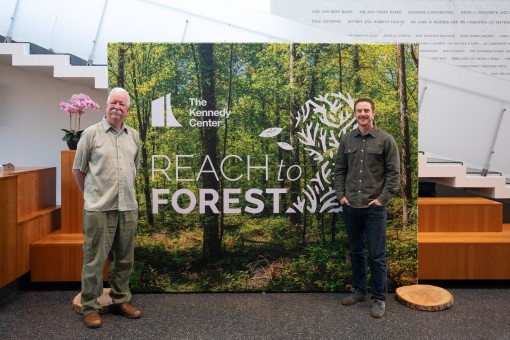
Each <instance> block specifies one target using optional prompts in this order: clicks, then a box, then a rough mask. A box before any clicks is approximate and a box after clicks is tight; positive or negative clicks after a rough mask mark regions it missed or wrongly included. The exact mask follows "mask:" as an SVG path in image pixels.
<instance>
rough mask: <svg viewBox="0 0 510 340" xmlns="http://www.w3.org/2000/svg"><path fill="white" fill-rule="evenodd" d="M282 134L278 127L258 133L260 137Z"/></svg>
mask: <svg viewBox="0 0 510 340" xmlns="http://www.w3.org/2000/svg"><path fill="white" fill-rule="evenodd" d="M280 132H282V128H279V127H272V128H269V129H266V130H264V131H262V132H261V133H260V135H259V136H260V137H274V136H277V135H279V134H280Z"/></svg>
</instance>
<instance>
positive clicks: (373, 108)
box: [354, 98, 375, 112]
mask: <svg viewBox="0 0 510 340" xmlns="http://www.w3.org/2000/svg"><path fill="white" fill-rule="evenodd" d="M361 102H367V103H370V106H371V107H372V112H374V111H375V104H374V101H373V100H372V99H370V98H360V99H358V100H356V102H355V103H354V110H355V111H356V105H358V103H361Z"/></svg>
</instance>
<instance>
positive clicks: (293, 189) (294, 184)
mask: <svg viewBox="0 0 510 340" xmlns="http://www.w3.org/2000/svg"><path fill="white" fill-rule="evenodd" d="M296 47H297V44H294V43H292V44H290V66H289V68H290V70H289V74H290V79H289V83H290V98H289V116H290V132H289V134H290V136H289V140H290V145H292V151H291V159H290V166H293V165H299V145H298V138H297V135H296V134H297V131H296V123H297V120H296V116H295V113H297V111H298V110H299V105H297V104H296V93H295V92H296V66H295V64H296V61H297V54H296ZM300 192H301V184H300V181H299V179H298V180H295V181H291V182H290V202H291V203H290V204H292V203H294V202H297V199H298V197H299V194H300ZM289 220H290V224H291V227H297V225H298V224H300V223H301V214H300V213H298V212H296V213H295V214H290V218H289Z"/></svg>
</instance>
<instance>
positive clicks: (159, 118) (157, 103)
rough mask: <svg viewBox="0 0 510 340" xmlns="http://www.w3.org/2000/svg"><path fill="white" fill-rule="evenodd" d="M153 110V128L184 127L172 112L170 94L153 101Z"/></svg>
mask: <svg viewBox="0 0 510 340" xmlns="http://www.w3.org/2000/svg"><path fill="white" fill-rule="evenodd" d="M165 104H166V105H165ZM165 106H166V110H165ZM151 110H152V126H154V127H158V126H169V127H182V125H181V124H180V123H179V122H178V121H177V119H175V116H174V114H173V112H172V102H171V94H170V93H169V94H167V95H166V96H164V97H161V98H158V99H156V100H153V101H152V106H151ZM165 113H166V124H165Z"/></svg>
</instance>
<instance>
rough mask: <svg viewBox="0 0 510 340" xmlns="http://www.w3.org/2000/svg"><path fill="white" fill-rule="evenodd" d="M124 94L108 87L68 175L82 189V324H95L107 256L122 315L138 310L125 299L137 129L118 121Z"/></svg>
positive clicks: (134, 215)
mask: <svg viewBox="0 0 510 340" xmlns="http://www.w3.org/2000/svg"><path fill="white" fill-rule="evenodd" d="M129 104H130V103H129V94H128V92H127V91H126V90H124V89H122V88H114V89H112V91H111V92H110V94H109V96H108V102H107V107H106V116H105V117H104V118H103V119H102V121H101V122H99V123H97V124H95V125H93V126H90V127H89V128H87V129H86V130H85V131H84V132H83V133H82V135H81V138H80V142H79V143H78V147H77V150H76V155H75V158H74V163H73V175H74V177H75V179H76V183H77V184H78V187H79V188H80V190H81V191H82V192H83V198H84V211H83V224H84V243H83V253H84V259H83V269H82V287H81V303H82V306H83V312H82V313H83V315H84V323H85V325H86V326H87V327H90V328H97V327H101V325H102V321H101V317H100V316H99V313H98V311H99V309H100V308H101V304H100V303H99V302H98V300H97V298H98V297H100V296H101V295H102V294H103V265H104V263H105V260H106V258H107V257H108V256H110V275H109V283H110V287H111V290H110V297H111V298H112V301H113V303H114V304H115V305H116V307H117V309H118V311H119V312H120V313H121V314H122V315H124V316H125V317H128V318H132V319H136V318H139V317H140V316H141V313H140V311H139V310H138V309H137V308H136V307H134V306H133V305H131V304H130V301H131V292H130V289H129V277H130V275H131V272H132V269H133V262H134V239H135V231H136V226H137V222H138V203H137V202H136V193H135V188H134V187H135V177H136V174H137V171H138V168H139V159H140V147H139V144H140V140H139V135H138V132H136V131H135V130H133V129H132V128H130V127H129V126H127V125H126V124H125V123H124V120H125V118H126V116H127V114H128V112H129Z"/></svg>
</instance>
